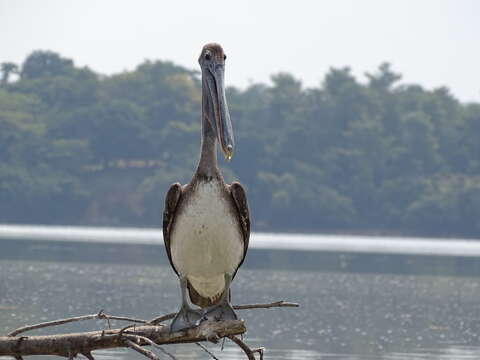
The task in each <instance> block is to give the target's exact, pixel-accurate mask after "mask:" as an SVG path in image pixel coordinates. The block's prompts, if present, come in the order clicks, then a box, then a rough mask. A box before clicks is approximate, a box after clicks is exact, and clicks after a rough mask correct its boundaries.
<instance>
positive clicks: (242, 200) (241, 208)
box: [230, 181, 250, 276]
mask: <svg viewBox="0 0 480 360" xmlns="http://www.w3.org/2000/svg"><path fill="white" fill-rule="evenodd" d="M230 193H231V194H232V198H233V201H234V203H235V206H236V208H237V211H238V219H239V220H240V227H241V228H242V234H243V258H242V261H241V262H240V264H239V265H238V267H240V266H241V265H242V264H243V261H244V260H245V256H246V255H247V250H248V242H249V239H250V212H249V210H248V203H247V195H246V194H245V190H244V189H243V186H242V185H241V184H240V183H239V182H236V181H235V182H233V183H232V184H231V185H230ZM237 270H238V268H237ZM235 272H236V271H235ZM234 276H235V274H234Z"/></svg>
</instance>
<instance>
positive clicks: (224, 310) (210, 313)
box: [202, 273, 238, 321]
mask: <svg viewBox="0 0 480 360" xmlns="http://www.w3.org/2000/svg"><path fill="white" fill-rule="evenodd" d="M231 283H232V274H230V273H226V274H225V291H224V292H223V294H222V297H221V298H220V301H219V302H218V304H215V305H213V306H209V307H207V308H205V309H204V310H203V318H202V319H203V320H216V321H220V320H237V319H238V317H237V314H235V311H234V310H233V308H232V305H231V304H230V284H231Z"/></svg>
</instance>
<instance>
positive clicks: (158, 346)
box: [123, 334, 177, 360]
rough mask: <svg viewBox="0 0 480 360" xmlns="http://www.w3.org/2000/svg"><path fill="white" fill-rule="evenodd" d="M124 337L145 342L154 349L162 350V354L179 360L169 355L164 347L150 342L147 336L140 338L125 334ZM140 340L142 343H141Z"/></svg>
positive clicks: (173, 359)
mask: <svg viewBox="0 0 480 360" xmlns="http://www.w3.org/2000/svg"><path fill="white" fill-rule="evenodd" d="M123 336H125V337H127V338H129V337H133V338H134V339H135V340H136V341H137V342H140V341H145V342H146V343H147V344H149V345H151V346H153V347H154V348H156V349H158V350H160V351H161V352H163V353H164V354H165V355H167V356H169V357H170V358H171V359H172V360H177V358H176V357H175V356H174V355H173V354H171V353H169V352H168V351H167V350H165V349H164V348H163V347H161V346H160V345H157V344H155V343H154V342H153V341H152V340H150V339H149V338H147V337H145V336H140V335H133V334H132V335H130V334H124V335H123ZM139 340H140V341H139Z"/></svg>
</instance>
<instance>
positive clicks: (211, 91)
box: [163, 43, 250, 332]
mask: <svg viewBox="0 0 480 360" xmlns="http://www.w3.org/2000/svg"><path fill="white" fill-rule="evenodd" d="M225 60H226V56H225V54H224V52H223V49H222V47H221V46H220V45H218V44H215V43H211V44H207V45H205V46H204V47H203V49H202V53H201V54H200V57H199V59H198V62H199V64H200V67H201V69H202V119H201V121H202V142H201V150H200V160H199V161H198V165H197V169H196V171H195V173H194V174H193V177H192V179H191V180H190V182H189V183H188V184H186V185H183V186H182V185H180V183H175V184H173V185H171V186H170V189H169V190H168V192H167V194H166V197H165V210H164V213H163V238H164V242H165V249H166V252H167V255H168V259H169V260H170V264H171V266H172V268H173V270H174V271H175V273H176V274H177V275H178V277H179V280H180V289H181V294H182V305H181V308H180V311H179V312H178V313H177V315H176V317H175V318H174V320H173V321H172V324H171V325H170V330H171V331H172V332H173V331H178V330H182V329H186V328H191V327H194V326H196V325H198V324H199V323H200V322H201V321H203V320H207V319H208V320H212V319H215V320H227V319H237V316H236V314H235V312H234V310H233V308H232V306H231V304H230V284H231V281H232V280H233V278H234V277H235V274H236V272H237V270H238V268H239V267H240V266H241V265H242V263H243V261H244V259H245V255H246V253H247V249H248V242H249V237H250V216H249V210H248V204H247V197H246V194H245V190H244V189H243V187H242V185H241V184H240V183H238V182H233V183H232V184H226V183H225V181H224V179H223V176H222V174H221V173H220V170H219V169H218V166H217V141H218V143H219V145H220V150H221V152H222V153H223V156H224V157H225V159H226V160H227V161H230V159H231V158H232V155H233V147H234V139H233V129H232V123H231V121H230V114H229V112H228V106H227V101H226V96H225V86H224V73H225ZM194 305H196V307H195V306H194Z"/></svg>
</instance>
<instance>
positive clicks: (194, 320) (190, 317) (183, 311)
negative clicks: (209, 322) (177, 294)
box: [170, 277, 202, 332]
mask: <svg viewBox="0 0 480 360" xmlns="http://www.w3.org/2000/svg"><path fill="white" fill-rule="evenodd" d="M180 289H181V291H182V307H181V308H180V311H179V312H178V313H177V315H176V316H175V318H174V319H173V320H172V323H171V324H170V332H175V331H179V330H183V329H189V328H192V327H195V326H197V325H198V324H199V323H200V320H201V319H202V313H201V311H200V310H195V309H194V308H193V307H192V305H191V303H190V301H189V299H188V297H189V295H188V289H187V278H186V277H181V278H180Z"/></svg>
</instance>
